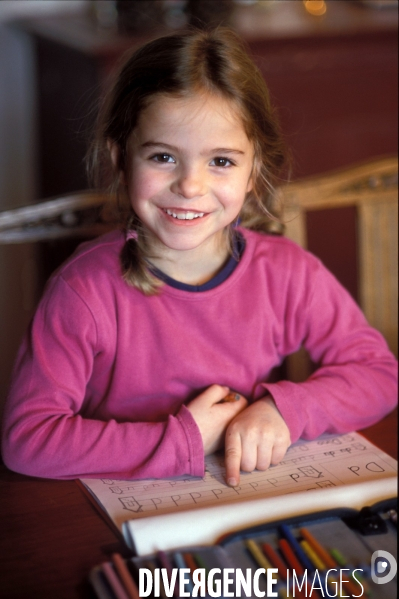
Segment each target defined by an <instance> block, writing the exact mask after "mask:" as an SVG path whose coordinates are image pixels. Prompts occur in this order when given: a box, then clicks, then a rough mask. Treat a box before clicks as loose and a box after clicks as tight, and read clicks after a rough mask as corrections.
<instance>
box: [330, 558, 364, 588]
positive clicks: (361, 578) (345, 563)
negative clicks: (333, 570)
mask: <svg viewBox="0 0 399 599" xmlns="http://www.w3.org/2000/svg"><path fill="white" fill-rule="evenodd" d="M330 554H331V557H332V558H333V559H334V560H335V561H336V562H337V564H338V566H341V568H345V569H346V568H347V567H348V563H349V562H348V560H347V559H346V557H344V556H343V555H342V553H341V552H340V551H339V550H338V549H330ZM351 578H352V580H353V579H354V576H353V572H352V573H351ZM356 578H357V579H359V582H361V583H362V585H363V588H364V592H365V593H366V595H370V594H371V589H370V587H369V585H368V584H367V582H366V580H365V578H364V576H363V575H362V574H360V573H359V572H356ZM354 584H356V583H355V582H354ZM353 594H354V593H352V595H353Z"/></svg>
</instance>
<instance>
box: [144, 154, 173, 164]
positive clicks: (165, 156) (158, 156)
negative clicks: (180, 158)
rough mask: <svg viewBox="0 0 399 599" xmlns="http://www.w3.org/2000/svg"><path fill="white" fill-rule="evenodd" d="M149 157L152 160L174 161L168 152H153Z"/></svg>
mask: <svg viewBox="0 0 399 599" xmlns="http://www.w3.org/2000/svg"><path fill="white" fill-rule="evenodd" d="M150 159H151V160H153V161H154V162H161V163H169V162H172V163H173V162H175V159H174V158H173V156H171V155H170V154H154V155H153V156H151V158H150Z"/></svg>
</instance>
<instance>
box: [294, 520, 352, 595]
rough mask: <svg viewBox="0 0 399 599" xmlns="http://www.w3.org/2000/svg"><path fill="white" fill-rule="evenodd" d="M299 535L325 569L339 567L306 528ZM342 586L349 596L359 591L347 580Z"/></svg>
mask: <svg viewBox="0 0 399 599" xmlns="http://www.w3.org/2000/svg"><path fill="white" fill-rule="evenodd" d="M300 533H301V535H302V537H303V538H304V539H306V541H307V542H308V543H309V545H311V547H312V548H313V550H314V551H315V552H316V553H317V555H318V556H319V557H320V559H321V560H322V561H323V562H324V563H325V565H326V566H327V568H336V567H337V565H339V564H337V562H336V561H335V560H334V559H333V558H332V557H331V555H330V554H329V553H328V551H326V549H324V547H323V546H322V545H321V544H320V543H319V542H318V541H317V539H315V538H314V536H313V535H312V533H311V532H310V530H308V529H307V528H301V529H300ZM342 584H343V586H344V587H345V588H346V590H347V591H348V592H349V593H350V594H351V595H357V594H358V593H359V589H358V588H356V586H355V584H354V583H353V582H351V581H350V580H348V581H347V582H343V583H342Z"/></svg>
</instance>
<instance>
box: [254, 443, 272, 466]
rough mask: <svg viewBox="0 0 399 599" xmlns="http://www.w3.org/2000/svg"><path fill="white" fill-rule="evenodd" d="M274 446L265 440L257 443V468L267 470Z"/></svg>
mask: <svg viewBox="0 0 399 599" xmlns="http://www.w3.org/2000/svg"><path fill="white" fill-rule="evenodd" d="M273 451H274V448H273V447H271V446H270V445H269V443H267V442H263V443H259V445H258V451H257V460H256V468H257V470H267V469H268V468H269V466H270V464H271V463H272V459H273V457H272V456H273Z"/></svg>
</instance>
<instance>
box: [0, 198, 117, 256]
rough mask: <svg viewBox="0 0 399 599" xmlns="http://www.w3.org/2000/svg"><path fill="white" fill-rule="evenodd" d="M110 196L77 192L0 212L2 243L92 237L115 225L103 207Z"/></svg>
mask: <svg viewBox="0 0 399 599" xmlns="http://www.w3.org/2000/svg"><path fill="white" fill-rule="evenodd" d="M109 199H110V198H109V195H107V194H100V193H96V192H93V191H78V192H74V193H71V194H69V195H65V196H61V197H57V198H53V199H50V200H46V201H44V202H39V203H36V204H31V205H29V206H24V207H22V208H15V209H13V210H4V211H3V212H0V244H1V245H4V244H7V245H8V244H14V243H31V242H35V241H47V240H54V239H67V238H72V237H76V238H90V237H96V236H97V235H101V234H102V233H105V232H107V231H109V230H110V229H112V228H114V227H115V226H116V224H115V223H114V222H112V218H111V216H110V215H109V214H108V215H107V214H105V213H104V211H103V208H104V206H105V204H106V203H107V202H109Z"/></svg>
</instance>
